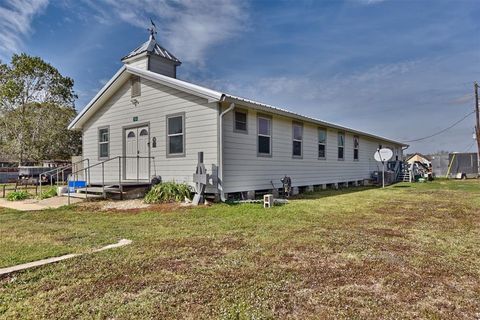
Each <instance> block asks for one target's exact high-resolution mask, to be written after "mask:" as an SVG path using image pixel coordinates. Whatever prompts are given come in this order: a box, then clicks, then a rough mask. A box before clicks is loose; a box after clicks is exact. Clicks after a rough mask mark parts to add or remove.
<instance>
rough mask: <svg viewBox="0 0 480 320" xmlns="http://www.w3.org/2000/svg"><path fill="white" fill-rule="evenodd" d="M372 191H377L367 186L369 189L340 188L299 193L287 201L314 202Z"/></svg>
mask: <svg viewBox="0 0 480 320" xmlns="http://www.w3.org/2000/svg"><path fill="white" fill-rule="evenodd" d="M372 189H378V187H374V186H369V187H351V188H342V189H338V190H334V189H331V190H318V191H312V192H305V193H301V194H299V195H296V196H292V197H290V198H289V199H291V200H315V199H320V198H327V197H334V196H341V195H344V194H350V193H356V192H362V191H368V190H372Z"/></svg>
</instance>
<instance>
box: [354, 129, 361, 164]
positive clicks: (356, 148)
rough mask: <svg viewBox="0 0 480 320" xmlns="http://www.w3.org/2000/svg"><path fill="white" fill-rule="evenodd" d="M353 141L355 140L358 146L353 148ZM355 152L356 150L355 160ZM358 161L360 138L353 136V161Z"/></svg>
mask: <svg viewBox="0 0 480 320" xmlns="http://www.w3.org/2000/svg"><path fill="white" fill-rule="evenodd" d="M355 139H357V142H358V146H357V147H355ZM355 150H357V159H355ZM359 160H360V136H358V135H355V136H353V161H359Z"/></svg>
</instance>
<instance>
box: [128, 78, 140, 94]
mask: <svg viewBox="0 0 480 320" xmlns="http://www.w3.org/2000/svg"><path fill="white" fill-rule="evenodd" d="M136 85H138V92H135V90H134V88H135V86H136ZM141 95H142V83H141V80H140V77H139V76H132V78H131V79H130V98H136V97H140V96H141Z"/></svg>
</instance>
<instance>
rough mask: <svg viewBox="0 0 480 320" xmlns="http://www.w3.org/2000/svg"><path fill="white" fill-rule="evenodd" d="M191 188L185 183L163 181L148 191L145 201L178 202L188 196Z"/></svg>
mask: <svg viewBox="0 0 480 320" xmlns="http://www.w3.org/2000/svg"><path fill="white" fill-rule="evenodd" d="M191 192H192V189H191V188H190V186H189V185H188V184H186V183H176V182H163V183H160V184H157V185H155V186H153V187H152V189H150V191H148V193H147V195H146V196H145V199H144V200H145V203H164V202H175V201H176V202H180V201H183V199H185V197H187V198H190V193H191Z"/></svg>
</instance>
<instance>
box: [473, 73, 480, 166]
mask: <svg viewBox="0 0 480 320" xmlns="http://www.w3.org/2000/svg"><path fill="white" fill-rule="evenodd" d="M478 87H479V86H478V83H477V82H476V81H475V82H474V83H473V88H474V90H475V115H476V121H477V124H476V125H475V136H476V139H477V165H478V168H477V169H478V171H479V172H480V111H479V110H478Z"/></svg>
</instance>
